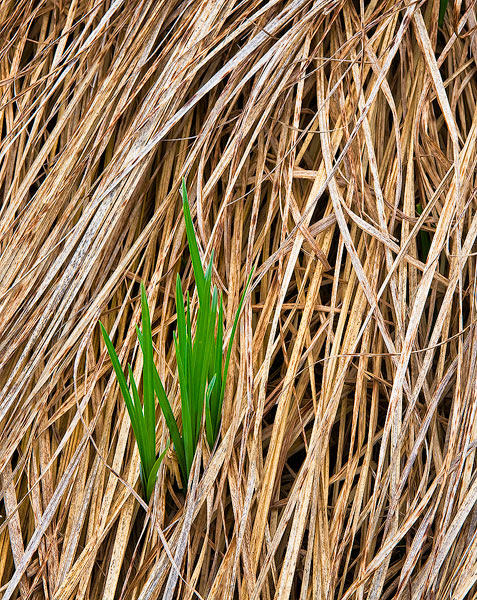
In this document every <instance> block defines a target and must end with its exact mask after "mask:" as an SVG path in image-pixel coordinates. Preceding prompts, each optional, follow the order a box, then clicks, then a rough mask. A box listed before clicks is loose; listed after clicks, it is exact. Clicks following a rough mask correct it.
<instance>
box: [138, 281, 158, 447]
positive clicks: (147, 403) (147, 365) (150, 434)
mask: <svg viewBox="0 0 477 600" xmlns="http://www.w3.org/2000/svg"><path fill="white" fill-rule="evenodd" d="M141 309H142V339H143V344H142V352H143V381H142V387H143V398H144V422H145V428H146V433H147V438H148V444H149V445H152V444H154V458H155V445H156V404H155V401H154V388H153V381H152V373H153V368H152V365H153V357H152V331H151V317H150V314H149V305H148V303H147V296H146V288H145V287H144V284H143V283H142V282H141Z"/></svg>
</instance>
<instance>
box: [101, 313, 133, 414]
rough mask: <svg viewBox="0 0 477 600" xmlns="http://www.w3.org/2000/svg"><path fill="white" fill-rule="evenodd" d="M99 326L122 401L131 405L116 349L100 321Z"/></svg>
mask: <svg viewBox="0 0 477 600" xmlns="http://www.w3.org/2000/svg"><path fill="white" fill-rule="evenodd" d="M99 326H100V327H101V332H102V334H103V339H104V343H105V344H106V349H107V351H108V354H109V357H110V358H111V362H112V364H113V369H114V372H115V373H116V379H117V380H118V383H119V388H120V390H121V393H122V395H123V398H124V401H125V402H126V406H128V403H129V404H130V405H131V406H132V404H133V402H132V399H131V394H130V393H129V388H128V384H127V382H126V377H125V376H124V373H123V370H122V368H121V364H120V363H119V358H118V355H117V354H116V350H115V349H114V346H113V343H112V342H111V340H110V338H109V335H108V333H107V332H106V329H105V328H104V325H103V324H102V323H101V321H100V323H99Z"/></svg>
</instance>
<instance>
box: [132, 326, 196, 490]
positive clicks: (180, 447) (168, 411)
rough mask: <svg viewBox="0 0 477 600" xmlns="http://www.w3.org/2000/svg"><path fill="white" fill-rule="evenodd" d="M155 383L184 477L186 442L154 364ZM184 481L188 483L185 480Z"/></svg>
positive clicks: (138, 332) (138, 333)
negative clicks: (183, 439)
mask: <svg viewBox="0 0 477 600" xmlns="http://www.w3.org/2000/svg"><path fill="white" fill-rule="evenodd" d="M136 331H137V335H138V339H139V344H140V345H141V349H142V334H141V332H140V331H139V328H136ZM153 384H154V391H155V392H156V396H157V400H158V402H159V406H160V408H161V410H162V414H163V416H164V419H165V421H166V425H167V428H168V430H169V435H170V436H171V439H172V443H173V445H174V450H175V452H176V455H177V462H178V463H179V468H180V470H181V475H182V477H183V478H184V477H185V474H186V463H185V454H184V442H183V441H182V437H181V434H180V432H179V428H178V427H177V422H176V420H175V418H174V413H173V412H172V407H171V405H170V402H169V398H168V397H167V394H166V391H165V389H164V386H163V385H162V381H161V378H160V377H159V373H158V371H157V367H156V365H155V364H154V368H153ZM182 483H186V482H185V481H184V480H183V482H182Z"/></svg>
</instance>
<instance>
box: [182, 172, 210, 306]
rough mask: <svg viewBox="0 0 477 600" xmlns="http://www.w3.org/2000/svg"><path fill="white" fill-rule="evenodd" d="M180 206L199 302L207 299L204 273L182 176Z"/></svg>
mask: <svg viewBox="0 0 477 600" xmlns="http://www.w3.org/2000/svg"><path fill="white" fill-rule="evenodd" d="M182 207H183V211H184V219H185V225H186V235H187V241H188V244H189V252H190V258H191V261H192V268H193V270H194V276H195V283H196V286H197V293H198V295H199V302H203V301H204V300H208V298H206V297H205V290H204V285H205V283H204V280H205V275H204V270H203V269H202V262H201V260H200V254H199V246H198V245H197V239H196V236H195V231H194V225H193V223H192V217H191V214H190V207H189V200H188V198H187V189H186V183H185V179H184V178H183V179H182Z"/></svg>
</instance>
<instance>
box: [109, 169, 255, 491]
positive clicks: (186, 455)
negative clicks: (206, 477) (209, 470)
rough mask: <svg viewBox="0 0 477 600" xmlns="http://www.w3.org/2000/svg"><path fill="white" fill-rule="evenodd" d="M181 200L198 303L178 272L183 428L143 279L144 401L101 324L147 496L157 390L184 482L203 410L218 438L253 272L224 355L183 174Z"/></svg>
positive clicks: (217, 303)
mask: <svg viewBox="0 0 477 600" xmlns="http://www.w3.org/2000/svg"><path fill="white" fill-rule="evenodd" d="M182 200H183V211H184V218H185V225H186V235H187V241H188V244H189V252H190V257H191V262H192V269H193V273H194V280H195V287H196V289H197V296H198V307H197V309H196V312H195V314H194V315H193V314H192V311H191V302H190V296H189V293H188V292H187V294H186V298H184V295H183V292H182V282H181V278H180V275H179V274H178V275H177V279H176V311H177V330H176V331H175V332H174V346H175V355H176V362H177V372H178V380H179V389H180V397H181V419H182V423H181V425H182V427H181V428H179V426H178V424H177V422H176V419H175V417H174V413H173V411H172V407H171V405H170V402H169V399H168V397H167V394H166V391H165V389H164V386H163V384H162V381H161V378H160V377H159V373H158V371H157V367H156V365H155V363H154V359H153V345H152V333H151V318H150V314H149V306H148V303H147V297H146V291H145V288H144V284H142V283H141V310H142V332H141V331H140V329H139V328H138V327H136V332H137V336H138V339H139V343H140V346H141V350H142V354H143V381H142V384H143V403H142V404H141V400H140V398H139V393H138V388H137V385H136V382H135V381H134V377H133V373H132V369H131V366H130V365H128V371H129V382H130V385H131V390H132V395H131V392H130V390H129V387H128V384H127V381H126V377H125V375H124V373H123V370H122V368H121V365H120V363H119V359H118V356H117V354H116V351H115V349H114V346H113V344H112V342H111V340H110V339H109V336H108V334H107V332H106V330H105V328H104V327H103V325H102V324H101V323H100V325H101V331H102V332H103V337H104V341H105V343H106V347H107V350H108V352H109V355H110V357H111V361H112V363H113V368H114V371H115V373H116V377H117V379H118V383H119V387H120V389H121V393H122V395H123V398H124V401H125V403H126V407H127V410H128V413H129V417H130V419H131V425H132V428H133V432H134V436H135V438H136V442H137V446H138V450H139V456H140V459H141V469H140V472H141V481H142V485H143V489H144V493H145V497H146V499H147V500H149V498H150V495H151V493H152V491H153V489H154V485H155V481H156V477H157V471H158V469H159V466H160V464H161V462H162V459H163V457H164V454H165V452H166V451H164V452H163V453H162V454H161V455H160V456H159V457H158V458H157V457H156V438H155V429H156V421H155V396H156V397H157V399H158V402H159V406H160V408H161V411H162V414H163V416H164V419H165V421H166V425H167V427H168V430H169V434H170V437H171V440H172V443H173V446H174V450H175V452H176V456H177V462H178V464H179V469H180V474H181V479H182V484H183V486H184V487H186V486H187V482H188V480H189V474H190V469H191V466H192V461H193V460H194V456H195V452H196V449H197V445H198V443H199V440H200V435H201V430H202V423H203V416H204V413H205V433H206V437H207V442H208V444H209V446H210V448H211V449H212V448H213V446H214V444H215V442H216V440H217V437H218V435H219V431H220V424H221V419H222V405H223V401H224V394H225V386H226V382H227V374H228V370H229V365H230V358H231V355H232V345H233V341H234V338H235V333H236V330H237V325H238V321H239V317H240V313H241V310H242V306H243V303H244V300H245V295H246V293H247V289H248V286H249V284H250V280H251V278H252V274H253V269H252V271H251V273H250V275H249V277H248V280H247V283H246V285H245V289H244V291H243V293H242V296H241V298H240V302H239V305H238V308H237V312H236V313H235V319H234V322H233V325H232V330H231V333H230V337H229V341H228V344H227V349H226V353H225V360H224V311H223V302H222V294H221V295H220V298H219V294H218V291H217V287H216V286H214V287H213V288H212V268H213V258H214V255H213V252H212V256H211V258H210V262H209V264H208V266H207V268H206V269H205V271H204V268H203V266H202V262H201V260H200V255H199V248H198V245H197V239H196V235H195V230H194V226H193V223H192V217H191V213H190V207H189V201H188V198H187V190H186V185H185V180H183V181H182ZM194 317H195V332H194V333H193V329H192V323H194ZM180 429H181V431H180ZM166 450H167V448H166Z"/></svg>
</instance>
